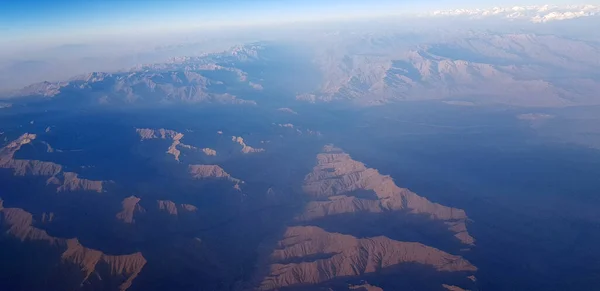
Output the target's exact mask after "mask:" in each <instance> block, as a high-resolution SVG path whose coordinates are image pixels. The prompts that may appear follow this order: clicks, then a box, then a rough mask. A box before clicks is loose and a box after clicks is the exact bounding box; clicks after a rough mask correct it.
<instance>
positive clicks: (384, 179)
mask: <svg viewBox="0 0 600 291" xmlns="http://www.w3.org/2000/svg"><path fill="white" fill-rule="evenodd" d="M304 191H305V193H306V194H307V195H309V196H311V198H312V199H313V201H311V202H309V204H308V205H307V206H306V209H305V211H304V213H303V214H301V215H300V216H299V217H298V219H299V220H302V221H310V220H313V219H317V218H320V217H324V216H328V215H336V214H344V213H360V212H371V213H383V212H386V211H407V212H409V213H411V214H415V215H425V216H427V217H429V218H430V219H432V220H439V221H443V222H444V223H445V224H446V225H448V229H449V230H450V231H452V232H453V233H455V237H456V238H457V239H459V240H460V241H461V242H462V243H464V244H469V245H470V244H473V243H474V239H473V238H472V237H471V236H470V235H469V234H468V232H467V230H466V221H467V219H468V218H467V215H466V214H465V212H464V210H462V209H457V208H451V207H447V206H443V205H440V204H437V203H433V202H431V201H429V200H427V199H426V198H423V197H421V196H419V195H417V194H415V193H414V192H412V191H410V190H408V189H405V188H400V187H398V186H397V185H396V184H395V183H394V180H393V179H392V178H391V177H390V176H386V175H382V174H380V173H379V172H378V171H377V170H376V169H372V168H367V167H366V166H365V165H364V164H363V163H361V162H358V161H355V160H353V159H352V158H351V157H350V155H348V154H346V153H344V152H343V151H342V150H341V149H338V148H335V147H333V146H331V145H329V146H326V147H325V148H324V149H323V153H320V154H319V155H317V165H316V166H315V167H314V168H313V171H312V172H311V173H309V174H308V175H307V176H306V178H305V180H304ZM357 191H368V192H369V193H373V194H374V199H366V198H361V197H355V196H353V193H355V192H357Z"/></svg>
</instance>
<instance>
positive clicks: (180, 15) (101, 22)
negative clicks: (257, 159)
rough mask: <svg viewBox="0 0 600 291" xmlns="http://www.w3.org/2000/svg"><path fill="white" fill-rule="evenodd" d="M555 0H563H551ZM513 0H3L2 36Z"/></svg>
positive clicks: (158, 28) (154, 28)
mask: <svg viewBox="0 0 600 291" xmlns="http://www.w3.org/2000/svg"><path fill="white" fill-rule="evenodd" d="M498 1H499V0H498ZM508 1H509V2H510V1H512V0H508ZM557 1H561V0H550V2H557ZM594 1H596V0H594ZM509 2H507V1H506V0H503V1H502V2H497V3H494V1H492V0H480V1H474V0H454V1H450V0H419V1H410V0H52V1H50V0H0V38H2V39H4V40H11V41H13V40H14V41H27V40H29V41H31V40H33V39H43V38H46V39H55V40H58V39H61V38H77V37H86V36H87V37H93V36H96V35H115V34H127V33H129V34H137V33H148V32H168V31H170V30H181V29H203V28H204V29H210V28H215V27H222V26H232V25H243V26H249V25H261V24H262V25H268V24H274V23H279V22H291V21H314V20H325V19H335V18H353V17H368V16H376V15H384V14H393V13H398V14H401V13H403V12H407V13H408V12H418V11H423V10H428V9H429V10H431V9H448V8H464V7H467V6H475V5H478V6H493V5H494V4H502V5H507V4H509ZM513 2H514V3H521V2H531V3H534V2H540V1H538V0H526V1H513ZM547 2H548V1H546V3H547ZM563 2H565V1H563Z"/></svg>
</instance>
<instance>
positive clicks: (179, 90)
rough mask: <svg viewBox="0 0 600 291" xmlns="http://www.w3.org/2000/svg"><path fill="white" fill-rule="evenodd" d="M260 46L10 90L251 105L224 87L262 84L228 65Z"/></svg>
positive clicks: (90, 101)
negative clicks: (250, 79) (252, 80)
mask: <svg viewBox="0 0 600 291" xmlns="http://www.w3.org/2000/svg"><path fill="white" fill-rule="evenodd" d="M261 49H262V47H261V46H259V45H255V46H248V47H236V48H233V49H231V50H229V51H226V52H223V53H218V54H209V55H204V56H201V57H180V58H174V59H172V60H171V61H170V62H168V63H160V64H152V65H139V66H137V67H135V68H132V69H130V70H125V71H120V72H112V73H105V72H93V73H90V74H85V75H81V76H76V77H73V78H71V79H70V80H67V81H62V82H41V83H36V84H32V85H30V86H27V87H25V88H23V89H21V90H18V91H17V92H14V93H12V94H11V96H13V97H31V98H36V99H38V100H51V99H54V100H56V101H59V100H63V101H70V102H74V103H75V104H79V105H82V104H83V105H85V104H87V105H100V104H104V105H106V104H165V103H199V102H203V103H217V104H250V105H253V104H256V102H255V101H252V100H244V99H239V98H237V97H236V96H234V95H232V94H230V93H227V92H224V91H223V89H222V88H223V87H224V86H227V85H231V86H233V85H235V86H238V87H241V88H245V89H246V90H247V91H260V90H262V86H261V85H260V84H257V83H255V82H251V81H249V80H248V74H247V73H246V72H244V71H242V70H240V69H239V68H237V67H235V66H233V65H232V62H239V61H248V60H249V58H250V59H255V58H256V55H257V54H258V52H259V51H260V50H261ZM40 98H41V99H40ZM71 105H73V104H71Z"/></svg>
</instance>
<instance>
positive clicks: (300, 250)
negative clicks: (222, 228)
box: [259, 226, 477, 290]
mask: <svg viewBox="0 0 600 291" xmlns="http://www.w3.org/2000/svg"><path fill="white" fill-rule="evenodd" d="M271 260H272V262H273V264H272V265H271V266H270V271H269V275H267V276H266V277H265V279H264V280H263V282H262V283H261V284H260V288H259V289H260V290H276V289H278V288H281V287H286V286H294V285H307V284H318V283H322V282H325V281H328V280H331V279H335V278H338V277H348V276H359V275H363V274H366V273H373V272H379V271H382V270H384V269H386V268H390V267H393V266H396V265H399V264H403V263H417V264H422V265H427V266H431V267H433V268H434V269H435V270H437V271H442V272H454V271H471V272H474V271H476V270H477V268H476V267H475V266H473V265H472V264H471V263H469V262H468V261H467V260H465V259H463V258H461V257H459V256H454V255H450V254H448V253H445V252H443V251H441V250H438V249H435V248H432V247H428V246H425V245H423V244H420V243H412V242H399V241H394V240H391V239H388V238H386V237H374V238H365V239H358V238H356V237H353V236H349V235H343V234H339V233H328V232H326V231H324V230H323V229H320V228H318V227H313V226H306V227H290V228H288V229H287V231H286V232H285V234H284V237H283V239H282V240H281V241H279V243H278V244H277V247H276V249H275V251H273V253H272V254H271Z"/></svg>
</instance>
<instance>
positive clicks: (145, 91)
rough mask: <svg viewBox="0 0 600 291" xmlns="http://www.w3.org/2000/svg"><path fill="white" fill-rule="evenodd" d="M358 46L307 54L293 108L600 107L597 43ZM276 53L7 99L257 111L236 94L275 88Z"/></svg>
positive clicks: (262, 47)
mask: <svg viewBox="0 0 600 291" xmlns="http://www.w3.org/2000/svg"><path fill="white" fill-rule="evenodd" d="M355 38H356V40H354V39H350V40H346V41H345V42H343V44H345V45H339V44H338V43H336V42H333V43H334V44H335V45H334V44H331V43H324V44H323V45H322V46H317V47H316V48H313V49H314V53H313V56H314V57H313V59H309V60H306V63H307V64H312V66H314V67H315V69H316V70H317V71H318V72H320V75H321V76H322V77H321V78H322V80H321V84H322V85H321V87H320V89H319V90H317V91H305V92H295V93H296V99H297V100H301V101H307V102H331V101H344V100H347V101H352V102H354V103H356V104H362V105H375V104H382V103H387V102H395V101H401V100H430V99H442V100H450V101H453V102H457V101H458V102H472V103H475V104H495V103H496V104H508V105H516V106H553V107H555V106H571V105H589V104H600V98H597V96H596V94H595V92H598V90H600V85H599V84H600V83H599V82H600V74H599V73H598V72H599V70H598V69H599V68H600V48H599V47H598V45H597V44H595V43H591V42H586V41H579V40H574V39H568V38H563V37H558V36H549V35H537V34H499V33H491V32H490V33H481V32H480V33H475V32H467V33H463V34H461V35H453V36H450V37H448V38H447V39H445V40H444V41H431V42H423V43H414V41H413V42H409V43H408V44H403V41H404V40H403V39H402V38H398V37H395V36H393V35H360V37H355ZM276 52H277V48H276V47H273V46H272V44H270V43H256V44H250V45H246V46H238V47H234V48H232V49H230V50H228V51H226V52H223V53H217V54H207V55H204V56H200V57H183V58H177V59H173V60H172V61H171V62H169V63H163V64H153V65H141V66H138V67H136V68H133V69H131V70H128V71H123V72H114V73H102V72H96V73H91V74H87V75H83V76H78V77H75V78H72V79H70V80H67V81H64V82H54V83H51V82H42V83H38V84H33V85H30V86H27V87H25V88H23V89H22V90H19V91H18V92H14V93H13V94H12V96H13V97H37V98H38V99H57V100H61V99H68V100H70V102H75V103H77V104H87V105H90V104H92V105H93V104H103V105H111V104H113V105H115V104H163V103H199V102H203V103H219V104H256V102H257V100H250V99H245V97H244V96H238V95H236V94H235V93H232V92H236V93H237V94H241V95H252V92H255V93H256V92H261V90H263V88H269V87H272V86H273V84H274V83H277V82H278V79H277V77H275V78H271V79H268V80H264V79H263V81H262V84H261V83H259V81H256V80H261V79H262V78H261V74H262V73H263V71H264V70H268V69H269V65H272V62H267V61H266V60H268V59H270V58H271V54H274V53H276ZM287 57H288V58H294V57H299V56H294V55H291V54H290V55H288V56H287ZM279 69H281V70H283V71H281V72H280V74H286V75H289V74H292V76H293V77H294V78H295V79H297V80H302V79H306V78H307V76H303V75H296V74H295V73H294V70H293V69H292V68H290V70H289V71H285V68H279ZM280 76H282V75H280ZM15 100H18V99H15ZM292 101H293V100H289V102H292Z"/></svg>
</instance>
